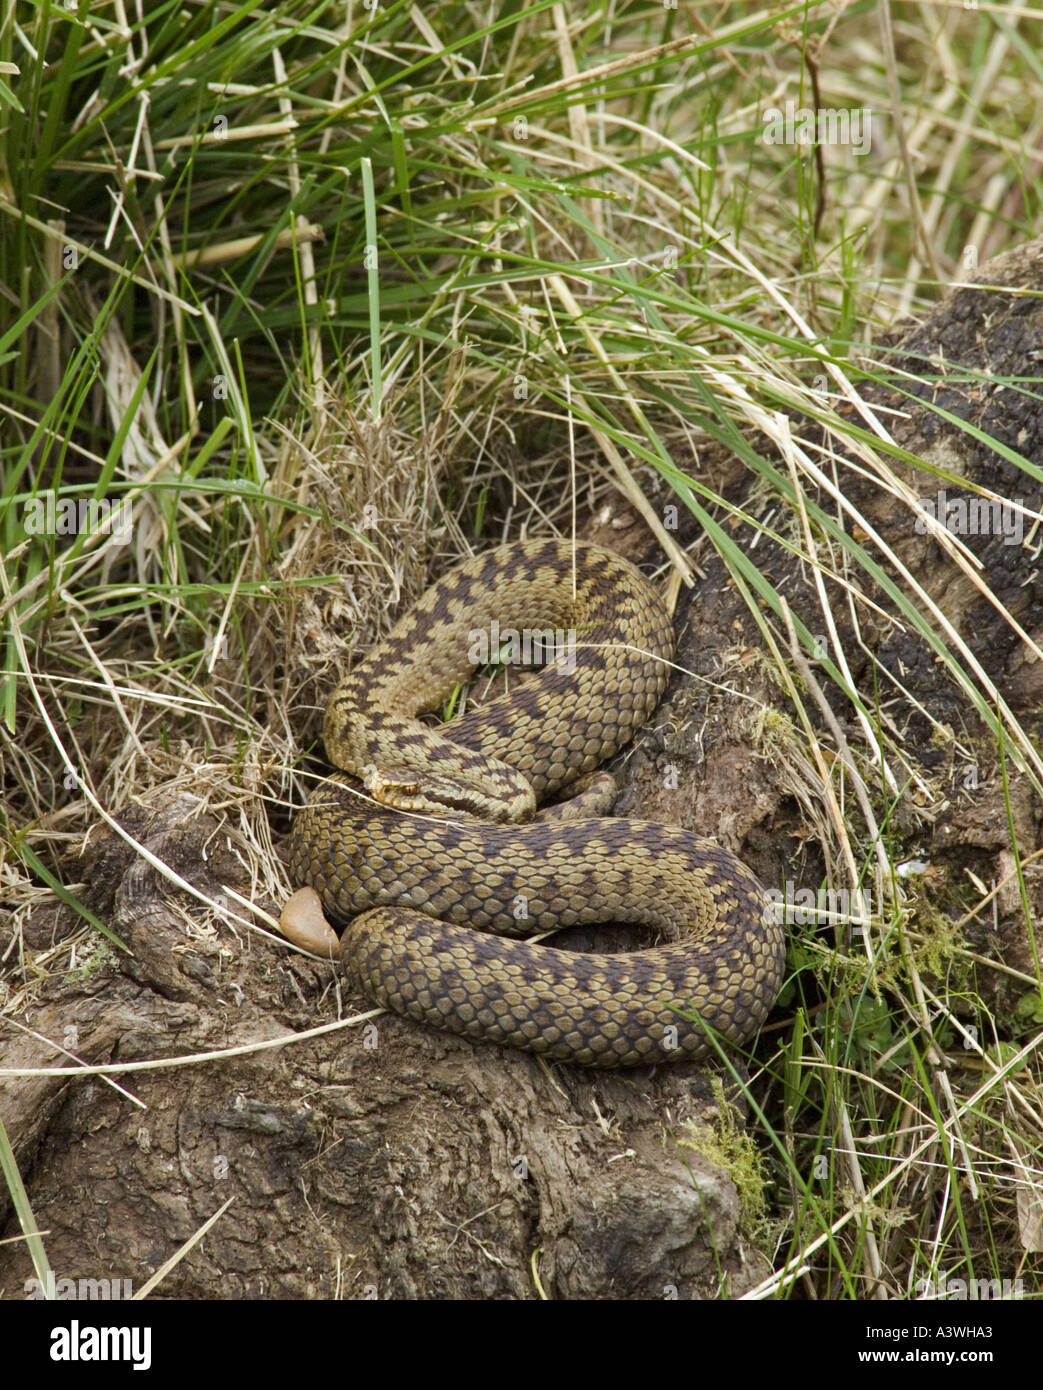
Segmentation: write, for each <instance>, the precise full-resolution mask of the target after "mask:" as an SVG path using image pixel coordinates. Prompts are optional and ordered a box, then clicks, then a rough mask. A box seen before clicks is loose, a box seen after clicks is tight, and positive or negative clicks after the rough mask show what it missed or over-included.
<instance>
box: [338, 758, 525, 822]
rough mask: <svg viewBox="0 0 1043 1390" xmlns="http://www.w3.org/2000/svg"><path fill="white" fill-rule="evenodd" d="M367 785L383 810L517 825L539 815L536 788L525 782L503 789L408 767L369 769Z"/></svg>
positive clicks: (476, 778)
mask: <svg viewBox="0 0 1043 1390" xmlns="http://www.w3.org/2000/svg"><path fill="white" fill-rule="evenodd" d="M363 785H364V786H365V788H366V790H367V791H368V792H369V794H370V796H372V797H373V800H374V801H378V802H379V803H380V804H381V806H387V807H388V808H389V809H390V810H393V811H413V812H416V813H419V814H421V815H429V816H445V815H448V814H456V815H461V814H462V815H466V816H471V817H474V819H476V820H483V821H497V822H509V823H515V822H519V821H526V820H531V819H532V817H533V816H534V815H535V813H536V798H535V795H534V793H533V790H532V788H531V787H530V786H529V785H528V784H527V783H526V782H524V779H521V782H520V784H519V783H518V782H517V780H515V779H512V784H511V785H509V786H501V785H500V784H499V783H497V782H493V781H492V780H491V779H488V778H483V777H480V776H476V775H474V774H469V775H467V776H464V775H462V774H458V773H443V772H435V771H434V770H432V769H430V768H428V769H425V770H424V771H423V772H418V771H417V770H416V769H415V768H411V767H407V766H405V765H404V764H395V765H393V766H390V767H375V766H372V765H371V766H369V767H367V768H366V771H365V776H364V777H363Z"/></svg>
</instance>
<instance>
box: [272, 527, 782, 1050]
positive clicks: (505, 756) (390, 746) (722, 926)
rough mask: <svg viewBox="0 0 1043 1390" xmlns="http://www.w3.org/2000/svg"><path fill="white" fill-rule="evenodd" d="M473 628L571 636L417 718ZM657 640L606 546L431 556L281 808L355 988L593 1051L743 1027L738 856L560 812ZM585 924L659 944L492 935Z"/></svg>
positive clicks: (768, 981)
mask: <svg viewBox="0 0 1043 1390" xmlns="http://www.w3.org/2000/svg"><path fill="white" fill-rule="evenodd" d="M494 622H496V623H498V624H499V627H500V629H501V631H503V630H506V629H508V628H511V629H516V630H521V629H528V630H541V631H542V630H565V631H568V630H574V631H575V634H576V642H575V646H574V648H570V649H569V659H566V660H559V661H556V662H551V663H550V664H548V665H546V666H544V667H542V669H540V670H538V671H535V672H532V671H530V672H528V673H526V674H524V675H523V676H522V677H521V678H520V679H515V677H514V675H513V673H512V679H511V688H510V689H509V690H508V692H507V693H506V694H504V695H500V696H498V697H497V698H496V699H493V700H491V701H490V702H489V703H487V704H485V705H482V706H481V707H480V708H478V709H477V710H474V711H472V712H470V713H467V714H466V715H464V716H463V717H462V718H459V719H456V720H454V721H452V722H450V723H448V724H445V725H442V726H440V727H439V728H437V729H436V728H432V727H430V726H429V725H427V724H424V723H421V722H420V721H419V720H418V719H417V715H418V714H420V713H422V712H424V711H427V710H431V709H435V708H439V707H440V706H442V705H443V704H444V702H445V700H446V699H447V698H448V696H449V695H450V694H451V693H452V691H453V690H454V689H455V688H456V687H457V686H458V684H459V683H460V682H461V681H463V680H466V679H468V678H469V677H470V676H471V675H472V674H473V672H474V669H475V664H476V663H475V659H474V658H475V652H476V647H475V642H476V637H477V636H478V635H479V634H482V633H486V634H487V633H488V632H489V630H490V629H491V628H492V626H493V623H494ZM673 653H674V634H673V627H672V624H671V621H670V617H669V614H668V613H667V611H666V609H665V607H664V605H663V603H662V601H661V600H660V598H659V596H658V594H657V593H656V591H655V590H654V588H653V587H652V586H651V585H650V584H649V582H648V581H647V580H646V579H645V578H644V576H643V575H642V574H641V573H640V571H639V570H637V569H636V568H635V567H634V566H633V565H631V564H630V563H629V562H628V561H626V560H624V559H622V558H621V557H620V556H618V555H616V554H614V553H613V552H611V551H607V550H603V549H601V548H599V547H596V546H591V545H577V546H575V547H574V546H572V545H571V544H569V543H567V542H564V541H558V540H537V541H522V542H517V543H513V544H508V545H503V546H500V547H499V548H498V549H496V550H493V551H491V552H489V553H487V554H484V555H479V556H476V557H475V558H473V559H470V560H466V561H464V562H463V563H462V564H460V565H458V566H457V567H456V568H455V569H453V570H452V571H450V572H449V573H448V574H447V575H446V576H445V577H444V578H443V579H441V580H440V581H439V582H438V583H436V584H435V585H433V586H432V588H430V589H429V590H428V591H427V592H426V593H425V594H424V595H423V597H422V598H421V599H420V600H419V602H418V603H417V604H416V605H415V606H414V608H412V609H411V610H410V611H409V612H408V613H407V614H406V615H405V616H404V617H403V618H402V619H401V620H400V621H399V622H398V623H397V625H396V626H395V627H394V628H393V630H392V631H391V633H390V634H389V635H388V637H387V638H385V639H384V641H383V642H381V643H380V644H379V645H378V647H377V648H376V649H375V650H374V651H373V652H372V653H371V654H370V655H369V656H367V657H366V658H365V659H364V660H363V661H362V662H361V663H360V664H359V666H358V667H357V668H356V669H355V671H354V672H353V673H352V674H351V675H350V676H348V677H347V678H346V679H345V680H343V681H342V682H341V683H340V685H339V686H338V687H337V689H336V690H335V691H334V693H333V695H332V697H331V699H330V701H329V705H328V707H327V713H326V722H325V727H324V740H325V743H326V751H327V754H328V756H329V757H330V760H331V761H332V762H333V763H334V764H335V765H336V766H338V767H339V768H340V769H342V771H343V772H344V773H346V774H349V775H348V776H338V777H334V778H331V779H330V780H329V781H327V782H325V783H324V784H323V785H322V786H321V787H320V789H319V790H318V791H317V792H316V793H315V794H314V795H313V796H312V798H311V799H310V801H309V802H308V804H307V805H306V806H305V807H304V808H303V810H302V811H301V812H300V813H299V814H298V816H297V819H296V821H295V824H294V827H293V831H292V833H291V837H290V869H291V874H292V875H293V876H294V878H295V879H296V881H297V882H298V883H307V884H310V885H311V886H312V887H314V888H315V889H316V890H317V891H318V893H319V894H320V896H321V898H322V901H323V905H324V908H325V910H326V912H327V913H328V914H329V916H330V917H331V918H332V919H334V920H335V921H338V922H346V923H347V924H348V925H347V927H346V929H345V931H344V935H343V937H342V939H341V944H342V955H343V959H344V963H345V966H346V969H347V971H348V974H349V976H350V977H351V979H352V980H353V981H354V982H355V983H356V984H357V985H358V986H359V987H360V988H361V990H362V992H363V993H364V994H365V995H366V996H367V997H368V998H369V999H371V1000H372V1001H373V1002H374V1003H377V1004H380V1005H383V1006H385V1007H387V1008H391V1009H394V1010H395V1011H396V1012H398V1013H401V1014H404V1015H406V1016H408V1017H410V1018H413V1019H416V1020H418V1021H421V1022H424V1023H428V1024H432V1025H434V1026H435V1027H439V1028H443V1029H448V1030H451V1031H453V1032H456V1033H459V1034H462V1035H464V1036H465V1037H469V1038H474V1039H482V1040H484V1041H488V1042H495V1043H501V1044H505V1045H508V1046H512V1047H518V1048H523V1049H525V1050H527V1051H529V1052H534V1053H538V1054H540V1055H542V1056H545V1057H547V1058H550V1059H555V1060H560V1061H568V1062H576V1063H580V1064H583V1065H587V1066H599V1067H625V1066H635V1065H639V1064H642V1063H650V1062H663V1061H673V1060H676V1059H677V1058H681V1057H698V1056H702V1055H704V1054H705V1053H706V1052H707V1051H708V1050H709V1048H710V1044H709V1042H708V1038H707V1033H706V1029H705V1027H703V1024H706V1025H709V1026H710V1027H711V1028H713V1029H715V1030H716V1031H717V1032H718V1033H720V1034H721V1035H722V1036H723V1037H724V1038H726V1039H729V1040H731V1041H734V1042H740V1041H743V1040H745V1039H746V1038H748V1037H749V1036H750V1035H751V1034H752V1033H753V1032H755V1031H756V1030H757V1028H759V1027H760V1025H761V1023H763V1021H764V1019H765V1017H766V1016H767V1014H768V1012H769V1010H770V1009H771V1007H772V1004H773V1003H774V1001H775V997H776V995H777V994H778V991H779V988H780V986H781V981H782V972H783V964H784V950H785V948H784V940H783V932H782V926H781V923H780V922H779V920H778V917H777V914H776V913H775V912H774V911H773V909H772V906H771V905H770V904H769V902H768V900H767V895H766V894H765V892H764V889H763V888H762V887H761V885H760V884H759V883H758V881H757V879H756V878H755V877H754V875H753V874H752V873H751V872H750V870H749V869H748V868H746V866H745V865H744V864H742V863H741V862H740V861H739V860H738V859H737V858H736V857H735V856H734V855H732V854H731V853H729V852H728V851H727V850H724V849H722V848H721V847H720V846H719V845H717V844H715V843H714V842H713V841H711V840H705V839H700V838H698V837H697V836H696V835H694V834H692V833H691V832H689V831H687V830H682V829H680V828H678V827H674V826H666V825H657V824H654V823H651V822H646V821H628V820H614V819H611V818H606V817H603V816H600V815H599V816H595V817H593V818H583V819H576V818H574V817H576V816H577V815H580V816H582V815H584V811H585V808H586V807H587V806H588V805H589V804H591V803H593V804H596V805H598V806H599V807H601V806H603V805H604V802H605V797H604V794H603V792H602V793H599V792H598V791H597V790H596V785H595V787H592V788H591V789H590V790H589V791H587V790H586V787H587V784H588V783H590V782H592V780H593V774H594V773H595V770H596V769H597V768H598V767H600V765H601V764H602V763H603V762H605V761H606V760H607V759H608V758H610V757H612V756H613V755H614V754H615V753H616V752H618V751H619V749H620V748H622V747H623V746H624V745H625V744H626V743H627V742H629V740H630V739H631V738H632V736H633V735H634V733H635V732H636V731H637V729H639V728H640V727H641V725H642V724H644V723H645V722H646V720H647V719H648V717H649V716H650V714H651V713H652V711H653V709H654V708H655V706H656V704H657V703H658V701H659V699H660V697H661V695H662V693H663V690H664V689H665V686H666V683H667V679H668V676H669V669H670V668H669V662H670V660H671V659H672V657H673ZM356 779H363V780H364V783H365V787H366V789H367V790H366V791H365V792H364V793H363V794H362V795H359V791H360V786H359V781H358V780H356ZM577 787H578V788H579V789H580V794H579V795H577V796H576V797H575V800H574V801H573V802H572V803H570V802H569V801H568V800H565V801H563V802H561V803H560V804H558V805H556V806H551V807H549V808H545V809H544V810H542V811H541V810H537V807H538V806H539V805H540V804H541V803H543V802H545V801H547V800H548V799H550V798H554V797H558V798H561V796H562V794H563V793H568V792H570V791H573V792H574V791H576V789H577ZM374 797H376V798H378V799H379V800H380V801H381V803H382V804H381V805H380V806H377V805H374V804H373V800H372V798H374ZM597 922H618V923H640V924H643V925H645V926H647V927H651V928H654V929H656V930H657V931H658V932H660V933H661V934H662V935H664V936H666V937H667V938H668V940H667V942H666V943H665V944H662V945H659V946H653V947H650V948H647V949H645V950H640V951H631V952H625V953H620V954H587V953H581V952H576V951H566V950H559V949H556V948H555V947H553V946H552V945H543V944H534V943H531V942H527V941H521V940H510V939H505V938H509V937H519V936H526V935H531V934H532V933H534V932H541V931H546V930H548V929H550V928H552V927H562V926H570V925H573V924H582V923H597ZM678 1010H683V1011H684V1013H685V1014H687V1013H694V1014H695V1015H697V1017H696V1019H695V1020H694V1021H692V1020H689V1019H688V1018H686V1017H685V1016H684V1015H683V1014H682V1013H679V1012H678ZM700 1020H701V1022H700Z"/></svg>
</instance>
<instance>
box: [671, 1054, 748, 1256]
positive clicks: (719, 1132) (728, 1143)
mask: <svg viewBox="0 0 1043 1390" xmlns="http://www.w3.org/2000/svg"><path fill="white" fill-rule="evenodd" d="M710 1084H711V1086H712V1088H713V1097H714V1101H715V1103H716V1105H717V1118H716V1121H715V1123H714V1124H713V1125H712V1126H711V1125H706V1124H699V1123H696V1122H695V1121H692V1120H689V1121H688V1122H687V1123H686V1125H685V1133H684V1136H683V1137H679V1138H678V1140H677V1143H678V1145H679V1146H680V1147H681V1148H682V1149H688V1150H690V1151H691V1152H692V1153H697V1154H699V1155H700V1157H702V1158H705V1159H706V1161H707V1162H708V1163H711V1164H712V1165H713V1166H714V1167H715V1168H719V1169H721V1170H722V1171H723V1172H725V1173H727V1174H728V1176H729V1177H730V1178H731V1180H732V1182H733V1183H734V1184H735V1190H736V1193H737V1194H738V1198H739V1224H740V1226H741V1227H742V1229H743V1230H744V1231H746V1232H747V1234H750V1233H751V1232H752V1231H753V1230H754V1228H755V1227H757V1226H758V1225H760V1224H761V1223H762V1222H763V1221H764V1220H765V1219H766V1217H767V1215H768V1202H767V1198H766V1195H765V1192H766V1189H767V1186H768V1170H767V1165H766V1164H765V1161H764V1159H763V1157H762V1156H761V1154H760V1152H759V1150H758V1148H757V1146H756V1144H755V1143H754V1141H753V1139H752V1138H751V1137H750V1135H749V1134H748V1133H747V1132H746V1129H745V1126H744V1124H743V1119H742V1116H741V1115H740V1113H739V1111H738V1110H737V1109H736V1108H735V1106H734V1105H732V1103H731V1101H729V1100H728V1098H727V1096H726V1095H725V1093H724V1085H723V1083H722V1081H721V1080H720V1078H719V1077H714V1078H713V1079H712V1080H711V1083H710Z"/></svg>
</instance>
